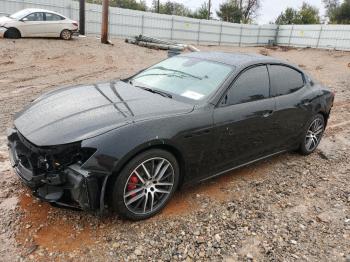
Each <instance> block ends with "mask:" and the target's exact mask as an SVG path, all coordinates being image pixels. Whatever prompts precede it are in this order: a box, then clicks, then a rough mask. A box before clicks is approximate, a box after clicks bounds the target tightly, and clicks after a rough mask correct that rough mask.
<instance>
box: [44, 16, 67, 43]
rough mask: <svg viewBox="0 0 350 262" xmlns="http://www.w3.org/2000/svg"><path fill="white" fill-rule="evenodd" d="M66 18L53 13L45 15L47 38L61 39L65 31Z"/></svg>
mask: <svg viewBox="0 0 350 262" xmlns="http://www.w3.org/2000/svg"><path fill="white" fill-rule="evenodd" d="M64 20H65V18H64V17H62V16H59V15H57V14H53V13H48V12H46V13H45V22H46V23H45V31H46V34H47V36H51V37H59V36H60V34H61V32H62V30H63V29H64Z"/></svg>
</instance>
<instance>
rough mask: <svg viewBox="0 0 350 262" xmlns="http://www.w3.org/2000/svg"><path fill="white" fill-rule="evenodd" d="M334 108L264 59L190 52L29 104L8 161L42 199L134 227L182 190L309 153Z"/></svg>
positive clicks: (310, 83)
mask: <svg viewBox="0 0 350 262" xmlns="http://www.w3.org/2000/svg"><path fill="white" fill-rule="evenodd" d="M333 100H334V94H333V93H332V92H330V91H329V89H328V88H326V87H324V86H322V85H321V84H319V83H317V82H315V81H314V80H312V79H311V78H310V76H308V75H307V74H306V73H304V72H303V71H302V70H300V69H299V68H297V67H295V66H292V65H290V64H288V63H286V62H283V61H280V60H277V59H274V58H270V57H265V56H258V55H251V54H230V53H219V52H197V53H188V54H183V55H179V56H175V57H172V58H170V59H167V60H164V61H162V62H160V63H158V64H156V65H154V66H152V67H150V68H148V69H145V70H143V71H141V72H139V73H137V74H136V75H134V76H132V77H130V78H128V79H124V80H121V81H111V82H108V83H99V84H92V85H82V86H75V87H67V88H61V89H58V90H56V91H53V92H50V93H48V94H45V95H43V96H41V97H39V98H38V99H36V100H35V101H34V102H33V103H31V104H30V105H29V106H28V107H26V108H25V109H24V110H23V111H21V112H20V113H18V114H17V115H16V117H15V120H14V128H12V129H10V130H9V131H8V145H9V151H10V159H11V162H12V166H13V168H14V169H15V171H16V173H17V175H18V176H19V177H20V178H21V179H22V180H23V181H24V182H25V183H26V184H27V185H28V186H29V187H30V188H32V190H33V193H34V194H35V195H36V196H37V197H39V198H41V199H43V200H46V201H49V202H51V203H52V204H55V205H59V206H66V207H71V208H78V209H83V210H90V211H99V212H101V211H102V210H104V209H105V208H106V207H109V208H111V209H112V210H116V211H117V212H118V213H119V214H120V215H121V216H122V217H124V218H128V219H132V220H140V219H145V218H148V217H150V216H153V215H154V214H156V213H157V212H159V211H160V210H161V209H162V208H163V207H164V206H165V205H166V203H167V202H168V201H169V199H170V198H171V196H172V195H173V193H174V191H176V189H178V188H179V187H180V186H183V185H187V184H191V183H194V182H198V181H202V180H205V179H208V178H211V177H215V176H218V175H220V174H223V173H225V172H227V171H230V170H233V169H235V168H238V167H241V166H244V165H247V164H250V163H253V162H256V161H259V160H261V159H265V158H267V157H271V156H273V155H276V154H280V153H282V152H285V151H290V150H299V151H300V152H301V153H302V154H304V155H307V154H310V153H312V152H313V151H314V150H315V149H316V147H317V146H318V144H319V143H320V140H321V137H322V135H323V132H324V129H325V127H326V125H327V120H328V118H329V114H330V110H331V107H332V105H333Z"/></svg>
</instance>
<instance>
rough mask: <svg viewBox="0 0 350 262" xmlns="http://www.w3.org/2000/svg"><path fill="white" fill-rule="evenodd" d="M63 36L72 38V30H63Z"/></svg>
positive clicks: (68, 38) (65, 38)
mask: <svg viewBox="0 0 350 262" xmlns="http://www.w3.org/2000/svg"><path fill="white" fill-rule="evenodd" d="M61 38H62V39H63V40H70V39H71V38H72V32H71V31H69V30H67V29H64V30H63V31H62V32H61Z"/></svg>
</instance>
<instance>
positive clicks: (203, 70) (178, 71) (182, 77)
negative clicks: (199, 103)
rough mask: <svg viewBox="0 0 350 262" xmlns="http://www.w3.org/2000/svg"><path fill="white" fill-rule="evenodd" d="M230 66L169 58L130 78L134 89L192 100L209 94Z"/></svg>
mask: <svg viewBox="0 0 350 262" xmlns="http://www.w3.org/2000/svg"><path fill="white" fill-rule="evenodd" d="M233 69H234V67H232V66H229V65H225V64H221V63H216V62H212V61H207V60H201V59H197V58H190V57H173V58H169V59H167V60H164V61H162V62H160V63H159V64H156V65H154V66H152V67H150V68H148V69H147V70H145V71H143V72H141V73H140V74H138V75H136V76H134V77H133V78H132V79H131V82H132V84H133V85H135V86H141V87H148V88H152V89H157V90H160V91H164V92H168V93H171V94H175V95H179V96H182V97H185V98H189V99H192V100H202V99H204V98H205V97H207V96H208V95H210V94H211V93H213V92H214V91H215V90H216V89H217V88H218V87H219V86H220V85H221V83H222V82H223V81H224V80H225V79H226V78H227V77H228V75H229V74H230V73H231V72H232V71H233Z"/></svg>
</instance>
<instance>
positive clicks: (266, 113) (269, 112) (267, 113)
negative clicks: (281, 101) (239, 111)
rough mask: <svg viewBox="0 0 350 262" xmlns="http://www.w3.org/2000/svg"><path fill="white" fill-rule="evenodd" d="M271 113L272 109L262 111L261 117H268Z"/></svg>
mask: <svg viewBox="0 0 350 262" xmlns="http://www.w3.org/2000/svg"><path fill="white" fill-rule="evenodd" d="M272 113H273V111H272V110H268V111H265V112H264V113H262V117H265V118H266V117H269V116H271V115H272Z"/></svg>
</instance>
